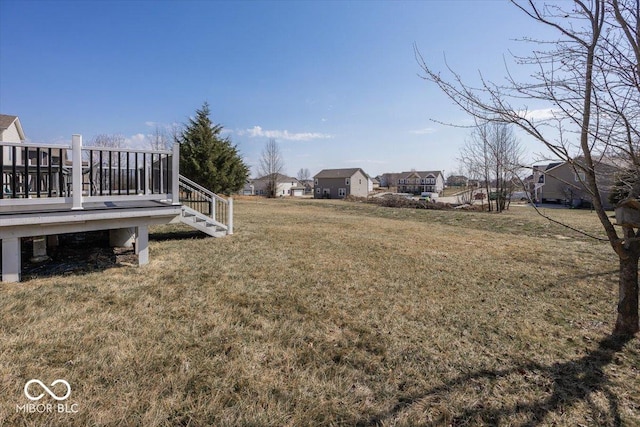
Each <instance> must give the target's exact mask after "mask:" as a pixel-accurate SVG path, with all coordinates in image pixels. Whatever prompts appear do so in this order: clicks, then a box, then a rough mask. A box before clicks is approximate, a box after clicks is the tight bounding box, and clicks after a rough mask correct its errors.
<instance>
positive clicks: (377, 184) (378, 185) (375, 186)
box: [371, 176, 380, 190]
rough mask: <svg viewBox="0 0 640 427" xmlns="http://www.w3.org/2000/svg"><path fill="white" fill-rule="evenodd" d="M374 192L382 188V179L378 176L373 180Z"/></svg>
mask: <svg viewBox="0 0 640 427" xmlns="http://www.w3.org/2000/svg"><path fill="white" fill-rule="evenodd" d="M371 184H372V188H371V189H372V190H377V189H378V188H380V177H378V176H376V177H375V178H371Z"/></svg>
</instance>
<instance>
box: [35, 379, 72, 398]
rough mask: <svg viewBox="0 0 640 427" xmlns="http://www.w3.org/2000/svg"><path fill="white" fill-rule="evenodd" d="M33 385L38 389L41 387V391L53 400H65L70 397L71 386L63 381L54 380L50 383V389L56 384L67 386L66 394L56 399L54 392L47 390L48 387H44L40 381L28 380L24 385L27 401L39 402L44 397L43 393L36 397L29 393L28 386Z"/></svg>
mask: <svg viewBox="0 0 640 427" xmlns="http://www.w3.org/2000/svg"><path fill="white" fill-rule="evenodd" d="M34 383H35V384H38V385H39V386H40V387H42V388H43V390H44V391H45V392H47V393H48V394H49V396H51V397H53V398H54V399H55V400H65V399H66V398H67V397H69V396H70V395H71V386H70V385H69V383H68V382H66V381H65V380H55V381H54V382H52V383H51V387H53V386H55V385H56V384H64V385H65V386H67V392H66V394H65V395H64V396H62V397H58V395H56V394H55V393H54V392H52V391H51V389H49V387H47V386H46V385H44V383H43V382H42V381H40V380H29V381H27V383H26V384H25V385H24V395H25V396H27V398H28V399H29V400H40V399H42V397H43V396H44V393H40V394H39V395H38V396H32V395H31V394H30V393H29V386H30V385H31V384H34Z"/></svg>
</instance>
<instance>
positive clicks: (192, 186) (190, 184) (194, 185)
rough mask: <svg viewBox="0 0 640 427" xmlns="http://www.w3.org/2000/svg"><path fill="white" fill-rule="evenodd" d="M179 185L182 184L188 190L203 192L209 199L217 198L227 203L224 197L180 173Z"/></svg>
mask: <svg viewBox="0 0 640 427" xmlns="http://www.w3.org/2000/svg"><path fill="white" fill-rule="evenodd" d="M180 185H182V186H183V187H185V188H188V189H190V190H195V191H198V192H200V193H204V194H205V195H207V196H209V198H210V199H211V200H213V199H216V200H218V201H220V202H222V203H227V204H228V203H229V202H228V201H227V199H225V198H224V197H220V196H218V195H217V194H216V193H214V192H213V191H211V190H207V189H206V188H204V187H203V186H202V185H200V184H198V183H196V182H193V181H191V180H190V179H189V178H187V177H186V176H184V175H180Z"/></svg>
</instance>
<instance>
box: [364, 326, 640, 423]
mask: <svg viewBox="0 0 640 427" xmlns="http://www.w3.org/2000/svg"><path fill="white" fill-rule="evenodd" d="M632 338H633V337H630V336H615V335H611V336H608V337H606V338H604V339H603V340H601V341H600V342H599V345H598V347H597V348H596V349H594V350H592V351H590V352H589V353H587V354H586V355H585V356H584V357H582V358H580V359H578V360H574V361H569V362H563V363H554V364H553V365H550V366H545V365H542V364H539V363H527V364H523V365H519V366H515V367H512V368H509V369H504V370H479V371H476V372H472V373H469V374H466V375H461V376H459V377H456V378H454V379H453V380H451V381H448V382H446V383H445V384H443V385H442V386H439V387H434V388H432V389H430V390H427V391H426V392H425V393H421V395H420V396H409V397H406V398H401V399H399V401H398V403H397V404H396V405H395V406H394V407H393V408H392V409H391V410H390V411H388V412H386V413H381V414H378V415H376V416H374V417H372V418H369V419H368V420H361V421H360V422H359V423H358V425H381V424H384V425H387V424H393V423H394V421H396V420H398V419H399V418H402V415H403V414H405V412H406V413H409V412H410V411H411V410H412V409H413V410H421V409H423V408H425V409H427V408H428V406H429V405H430V404H434V403H435V404H440V406H441V407H442V406H446V405H447V403H450V400H449V399H448V397H451V396H452V395H453V393H456V392H458V393H460V392H464V390H465V388H466V387H468V386H469V384H470V383H473V382H478V381H480V382H488V383H489V384H495V383H497V382H498V381H500V380H501V379H503V378H505V377H509V376H512V375H520V376H522V377H524V378H526V377H527V376H531V377H537V378H540V376H542V377H544V378H547V379H549V380H550V381H551V386H550V390H549V392H548V393H546V394H547V396H546V397H544V398H542V399H539V400H537V401H536V400H534V401H527V402H526V403H522V402H523V401H524V399H520V402H518V403H512V404H503V403H504V402H501V401H500V400H501V398H502V397H504V396H499V397H498V398H497V399H496V398H494V402H495V400H499V402H496V403H492V402H489V401H485V402H479V401H475V402H474V403H472V404H467V405H462V408H460V409H457V410H455V409H454V410H447V411H444V412H445V413H444V414H442V413H441V414H439V415H436V416H435V417H429V419H423V418H422V417H421V419H422V420H421V421H420V422H419V424H422V425H453V426H458V425H477V424H485V425H503V424H505V425H507V424H509V425H519V426H525V427H532V426H537V425H541V424H544V423H546V421H545V418H546V417H547V416H548V415H550V414H553V413H558V414H561V413H563V412H564V411H565V409H566V408H569V407H571V406H574V405H576V404H579V403H580V402H583V403H584V404H585V405H586V407H587V410H588V412H589V413H588V416H589V417H590V418H591V420H589V421H588V423H589V424H591V425H603V426H621V425H622V420H621V417H620V411H619V407H618V397H617V396H616V395H615V394H614V393H613V392H612V391H611V387H610V386H611V384H610V381H609V378H608V377H607V375H606V374H605V372H604V368H605V367H606V366H607V365H609V364H610V363H612V362H613V361H614V358H615V355H616V353H618V352H620V351H621V350H622V349H623V347H624V346H625V344H626V343H628V342H629V341H630V340H631V339H632ZM507 393H508V392H507ZM505 394H506V393H505ZM512 394H513V392H512ZM596 395H597V396H596ZM511 397H515V399H514V400H517V397H518V396H517V395H513V396H511ZM603 401H605V402H606V403H605V404H604V405H605V406H606V407H605V408H603V404H602V402H603ZM436 412H437V411H436ZM405 415H406V414H405ZM514 420H517V421H515V422H514ZM411 424H414V423H411Z"/></svg>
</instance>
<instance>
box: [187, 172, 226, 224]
mask: <svg viewBox="0 0 640 427" xmlns="http://www.w3.org/2000/svg"><path fill="white" fill-rule="evenodd" d="M179 184H180V191H179V195H180V196H179V200H180V203H181V204H182V205H184V206H187V207H189V208H191V209H193V210H196V211H198V212H200V213H201V214H203V215H206V216H207V217H209V218H211V219H212V220H214V221H215V222H216V223H217V224H218V225H219V226H220V228H222V229H224V230H225V231H227V233H228V234H233V199H232V198H228V199H225V198H224V197H220V196H218V195H217V194H215V193H213V192H212V191H209V190H207V189H206V188H204V187H202V186H201V185H199V184H197V183H195V182H193V181H191V180H190V179H188V178H187V177H184V176H182V175H180V177H179Z"/></svg>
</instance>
